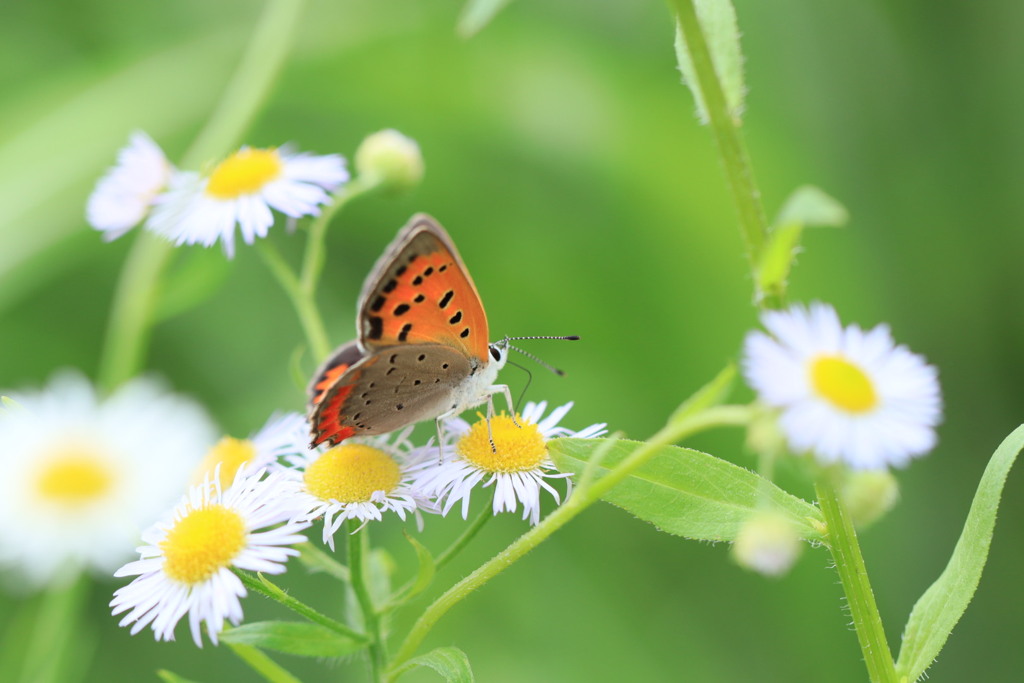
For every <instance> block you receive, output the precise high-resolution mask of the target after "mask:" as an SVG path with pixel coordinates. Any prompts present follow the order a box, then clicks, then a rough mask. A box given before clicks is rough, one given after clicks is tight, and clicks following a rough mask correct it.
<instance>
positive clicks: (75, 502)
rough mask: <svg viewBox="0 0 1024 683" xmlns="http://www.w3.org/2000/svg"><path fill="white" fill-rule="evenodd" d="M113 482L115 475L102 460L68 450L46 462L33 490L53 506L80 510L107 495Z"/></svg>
mask: <svg viewBox="0 0 1024 683" xmlns="http://www.w3.org/2000/svg"><path fill="white" fill-rule="evenodd" d="M114 481H115V472H114V471H113V470H112V469H111V467H110V465H109V463H107V462H106V461H105V460H104V459H103V458H102V457H100V456H98V455H97V454H96V453H94V452H91V451H89V450H86V449H83V448H81V447H78V446H70V447H67V448H65V449H62V450H60V451H58V452H57V453H55V454H54V455H52V456H50V457H49V458H47V460H46V463H45V464H44V466H43V468H42V470H41V471H40V472H39V476H38V477H37V479H36V490H37V491H38V492H39V495H40V496H42V497H43V498H44V499H46V500H49V501H50V502H53V503H55V504H58V505H64V506H67V507H81V506H84V505H87V504H88V503H91V502H93V501H95V500H99V499H101V498H102V497H103V496H104V495H106V494H107V493H109V492H110V490H111V489H112V488H113V487H114Z"/></svg>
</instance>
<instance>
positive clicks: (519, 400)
mask: <svg viewBox="0 0 1024 683" xmlns="http://www.w3.org/2000/svg"><path fill="white" fill-rule="evenodd" d="M507 362H508V364H509V365H514V366H515V367H517V368H519V369H520V370H522V371H523V372H525V373H526V385H525V386H523V390H522V391H521V392H520V393H519V398H517V399H516V405H515V409H514V410H515V411H516V413H519V412H521V411H520V408H521V407H522V405H523V399H524V398H526V390H527V389H529V388H530V384H531V383H532V382H533V373H532V372H530V368H528V367H526V366H525V365H520V364H519V363H516V362H515V361H511V360H510V361H507Z"/></svg>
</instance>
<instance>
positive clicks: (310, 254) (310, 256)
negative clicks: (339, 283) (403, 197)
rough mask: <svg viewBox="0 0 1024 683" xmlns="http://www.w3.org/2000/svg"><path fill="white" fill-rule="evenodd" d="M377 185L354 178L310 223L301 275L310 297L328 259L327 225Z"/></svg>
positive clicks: (340, 189) (303, 288)
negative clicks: (336, 215) (355, 199)
mask: <svg viewBox="0 0 1024 683" xmlns="http://www.w3.org/2000/svg"><path fill="white" fill-rule="evenodd" d="M375 187H376V185H375V184H371V183H368V182H366V181H365V180H364V179H363V178H362V176H359V177H357V178H354V179H353V180H352V181H351V182H349V183H346V184H345V185H342V186H341V187H340V188H338V191H337V192H335V193H334V196H333V197H331V201H330V203H328V204H327V205H326V206H325V207H324V208H323V212H322V213H321V214H320V215H319V216H317V217H316V218H315V219H313V222H312V223H310V225H309V238H308V239H307V241H306V253H305V255H304V256H303V259H302V274H301V276H300V277H299V280H300V282H301V286H302V291H303V292H304V293H305V294H306V296H308V297H309V298H313V295H314V293H315V292H316V286H317V284H318V283H319V282H320V274H321V273H322V272H323V269H324V261H325V260H326V248H325V247H326V245H325V238H326V236H327V226H328V225H330V223H331V219H332V218H334V215H335V214H336V213H338V211H340V210H341V207H343V206H345V204H347V203H348V202H349V201H351V200H352V199H354V198H355V197H358V196H359V195H361V194H365V193H366V192H369V191H370V190H372V189H374V188H375Z"/></svg>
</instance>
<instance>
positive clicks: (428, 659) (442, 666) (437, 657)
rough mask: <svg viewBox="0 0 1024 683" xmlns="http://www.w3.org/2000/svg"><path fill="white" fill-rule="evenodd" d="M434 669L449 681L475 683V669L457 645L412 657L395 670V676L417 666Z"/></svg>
mask: <svg viewBox="0 0 1024 683" xmlns="http://www.w3.org/2000/svg"><path fill="white" fill-rule="evenodd" d="M421 666H423V667H426V668H428V669H433V670H434V671H436V672H437V673H438V674H440V675H441V677H442V678H444V680H446V681H448V683H473V669H472V668H471V667H470V666H469V658H468V657H466V653H465V652H463V651H462V650H460V649H458V648H457V647H439V648H437V649H436V650H431V651H430V652H428V653H427V654H425V655H423V656H421V657H416V658H415V659H410V660H409V661H408V662H406V663H405V664H403V665H402V667H401V668H400V669H398V670H397V671H396V672H395V676H394V677H395V678H398V676H401V675H402V674H404V673H406V672H407V671H410V670H412V669H415V668H416V667H421Z"/></svg>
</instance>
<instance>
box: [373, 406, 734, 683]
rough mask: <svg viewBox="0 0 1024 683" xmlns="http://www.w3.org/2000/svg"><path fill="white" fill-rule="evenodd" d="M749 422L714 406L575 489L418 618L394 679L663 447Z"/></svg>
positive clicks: (397, 660)
mask: <svg viewBox="0 0 1024 683" xmlns="http://www.w3.org/2000/svg"><path fill="white" fill-rule="evenodd" d="M749 418H750V409H749V408H748V407H747V406H716V407H714V408H709V409H708V410H706V411H704V412H700V413H696V414H694V415H693V416H691V417H690V418H688V419H684V420H680V421H678V422H677V423H675V424H670V425H667V426H666V427H664V428H662V430H661V431H659V432H658V433H657V434H655V435H654V436H653V437H651V439H650V440H649V441H647V442H646V443H644V444H643V445H641V446H640V447H639V448H637V449H636V450H635V451H633V453H631V454H630V456H629V457H628V458H626V459H625V460H623V461H622V462H621V463H619V464H618V465H617V466H616V467H615V468H614V469H612V470H610V471H609V472H608V473H607V474H606V475H605V476H604V477H602V478H601V479H598V480H597V481H595V482H594V483H592V484H591V485H589V486H587V487H586V488H578V489H576V491H575V492H574V493H573V495H571V496H570V497H569V499H568V500H567V501H565V503H563V504H562V505H561V507H559V508H557V509H555V510H554V512H552V513H551V514H550V515H548V516H547V517H545V518H544V520H542V521H541V523H540V524H538V525H537V526H535V527H533V528H532V529H530V530H529V531H527V532H526V533H525V534H523V535H522V536H520V537H519V538H518V539H516V540H515V541H514V542H513V543H512V544H511V545H510V546H508V547H507V548H505V549H504V550H503V551H501V552H500V553H498V554H497V555H496V556H495V557H494V558H492V559H491V560H490V561H488V562H487V563H485V564H483V565H482V566H480V567H479V568H477V569H476V570H475V571H474V572H472V573H471V574H470V575H469V576H467V577H466V578H464V579H463V580H462V581H459V582H458V583H457V584H455V585H454V586H452V587H451V588H450V589H448V590H447V591H446V592H445V593H444V594H443V595H441V596H440V597H439V598H438V599H437V600H435V601H434V603H433V604H432V605H430V606H429V607H428V608H427V609H426V610H425V611H424V612H423V614H422V615H420V618H419V619H418V620H417V621H416V623H415V624H414V625H413V627H412V629H410V631H409V635H407V636H406V638H405V641H404V642H403V643H402V646H401V647H400V648H399V650H398V653H397V654H396V655H395V658H394V660H393V661H392V662H391V669H390V673H391V675H392V677H393V675H394V672H395V671H396V670H397V669H398V668H399V667H400V666H401V665H402V664H403V663H405V662H406V661H407V660H409V659H410V658H411V657H412V656H413V655H414V654H415V653H416V650H417V649H418V648H419V646H420V644H421V643H422V642H423V639H424V638H425V637H426V636H427V634H428V633H429V632H430V629H432V628H433V627H434V624H436V623H437V621H438V619H440V618H441V617H442V616H444V614H445V613H446V612H447V611H448V610H449V609H451V608H452V607H453V606H454V605H455V604H457V603H458V602H459V601H460V600H462V599H463V598H465V597H466V596H467V595H469V594H470V593H471V592H473V591H474V590H476V589H477V588H479V587H480V586H482V585H484V584H485V583H487V582H488V581H490V580H491V579H492V578H494V577H495V576H497V575H498V574H499V573H501V571H502V570H504V569H505V568H507V567H509V566H510V565H511V564H512V563H514V562H515V561H516V560H518V559H520V558H521V557H523V555H525V554H526V553H528V552H530V551H531V550H533V549H534V548H535V547H537V546H538V545H539V544H540V543H541V542H542V541H544V540H545V539H547V538H548V537H549V536H550V535H551V534H553V533H554V532H555V531H557V530H559V529H561V528H562V527H563V526H565V525H566V524H567V523H568V522H569V521H571V520H572V519H573V518H575V517H576V516H577V515H578V514H580V513H581V512H583V511H584V510H585V509H586V508H588V507H589V506H591V505H592V504H594V503H595V502H596V501H597V500H599V499H600V498H601V496H603V495H604V494H605V493H607V492H608V491H609V490H610V489H611V488H612V487H614V486H616V485H617V484H619V483H620V482H622V480H624V479H625V478H626V477H628V476H629V475H630V474H632V473H633V472H634V471H636V469H637V468H639V467H641V466H642V465H643V464H644V463H646V462H647V461H648V460H650V459H651V458H652V457H654V456H655V455H656V454H657V453H658V450H659V449H661V448H663V447H664V446H667V445H669V444H672V443H675V442H676V441H679V440H680V439H683V438H686V437H688V436H692V435H693V434H696V433H698V432H701V431H704V430H706V429H710V428H712V427H720V426H727V425H743V424H746V422H747V421H748V420H749Z"/></svg>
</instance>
